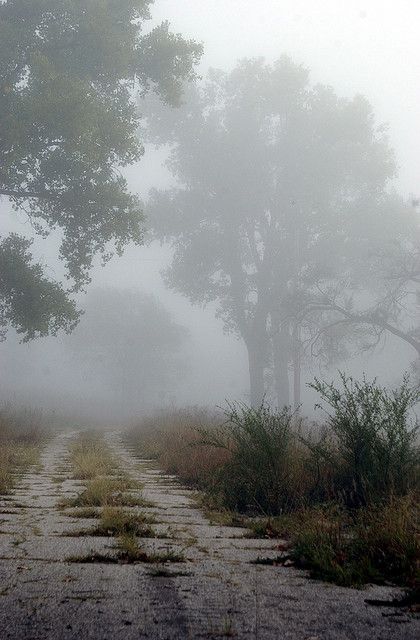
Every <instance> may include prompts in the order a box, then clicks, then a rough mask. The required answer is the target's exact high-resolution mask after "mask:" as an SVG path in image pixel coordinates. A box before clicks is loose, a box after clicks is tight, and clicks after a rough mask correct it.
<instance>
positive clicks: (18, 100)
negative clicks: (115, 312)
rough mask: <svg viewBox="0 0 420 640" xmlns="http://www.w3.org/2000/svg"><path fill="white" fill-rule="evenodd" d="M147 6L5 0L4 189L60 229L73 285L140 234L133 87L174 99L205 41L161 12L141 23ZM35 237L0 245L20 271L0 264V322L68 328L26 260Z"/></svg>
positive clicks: (62, 306) (0, 64) (1, 67)
mask: <svg viewBox="0 0 420 640" xmlns="http://www.w3.org/2000/svg"><path fill="white" fill-rule="evenodd" d="M152 4H153V0H89V1H87V2H86V0H30V1H29V0H6V1H5V2H2V3H1V4H0V197H1V196H3V197H7V198H8V199H9V200H10V201H11V202H12V204H13V206H14V207H15V208H16V209H18V210H20V211H24V212H25V213H26V214H27V215H28V217H29V219H30V221H31V224H32V227H33V229H34V230H35V231H36V232H37V233H38V234H40V235H41V236H46V235H47V234H48V233H49V232H50V231H51V230H52V229H59V230H60V232H61V234H62V244H61V249H60V256H61V258H62V259H63V261H64V262H65V265H66V268H67V276H68V278H69V280H70V283H69V286H70V288H73V289H75V288H78V287H81V286H83V285H84V284H85V283H86V282H87V281H88V280H89V270H90V267H91V265H92V260H93V257H94V256H95V255H96V254H100V255H101V256H102V258H103V259H104V260H107V259H109V257H110V256H111V255H112V253H113V252H117V253H121V252H122V250H123V248H124V246H125V245H126V244H127V243H128V242H135V243H140V242H141V241H142V227H143V216H142V210H141V205H140V202H139V201H138V199H137V197H136V196H134V195H133V194H131V193H130V192H129V190H128V187H127V183H126V180H125V179H124V177H123V176H122V174H121V171H120V169H121V167H124V166H125V165H128V164H130V163H132V162H134V161H136V160H138V159H139V158H140V157H141V156H142V154H143V147H142V145H141V142H139V139H138V135H137V129H138V116H137V111H136V101H135V94H136V93H138V92H140V93H142V94H145V93H147V92H148V91H152V92H154V93H155V94H156V95H157V96H158V97H159V99H160V100H163V101H165V102H166V103H168V104H171V105H176V104H177V103H178V102H179V98H180V95H181V89H182V83H183V82H184V81H186V80H188V79H192V78H193V77H194V65H195V63H196V62H197V61H198V60H199V57H200V55H201V46H200V45H198V44H196V43H195V42H193V41H187V40H184V39H183V38H182V37H181V36H180V35H175V34H173V33H171V32H170V30H169V25H168V23H166V22H164V23H162V24H160V25H158V26H156V27H155V28H153V29H151V30H149V31H148V32H146V31H145V30H144V29H145V25H147V21H148V20H149V19H150V17H151V16H150V7H151V5H152ZM28 247H29V245H28V244H26V245H25V243H24V241H22V240H19V239H18V238H16V237H13V238H10V239H8V240H7V241H3V242H2V243H1V244H0V256H1V260H2V264H5V263H6V261H7V262H8V264H9V267H8V269H7V270H8V272H10V271H11V270H13V264H15V265H16V266H17V268H18V270H19V273H20V279H15V280H12V279H10V277H9V276H8V275H7V273H6V275H5V273H4V272H3V271H2V272H1V274H0V293H1V298H0V308H1V311H2V312H1V319H2V321H3V323H6V322H7V323H9V324H11V325H12V326H14V327H15V328H17V329H18V330H19V331H21V332H23V334H24V336H25V337H26V338H31V337H34V336H35V335H45V334H46V333H48V332H50V331H51V330H57V329H58V328H60V327H64V328H66V329H70V328H71V327H73V326H74V323H75V321H76V320H77V312H76V310H75V307H74V305H73V304H72V303H69V302H66V300H65V299H66V294H67V292H66V291H65V290H64V289H63V288H61V287H60V285H58V284H56V283H51V282H50V283H49V282H48V280H47V277H46V276H45V275H44V273H43V269H42V267H41V266H40V265H33V264H31V261H30V253H29V252H28ZM15 260H17V262H16V263H15V262H14V261H15ZM23 282H24V283H25V284H24V286H23V287H21V284H22V283H23ZM28 296H29V297H28ZM24 299H26V300H27V305H25V302H24ZM35 299H37V300H38V303H37V304H38V307H39V309H37V311H36V313H35V315H34V314H33V312H34V305H33V304H32V301H33V300H35ZM44 302H45V304H43V303H44ZM41 307H42V309H41ZM3 326H4V325H3Z"/></svg>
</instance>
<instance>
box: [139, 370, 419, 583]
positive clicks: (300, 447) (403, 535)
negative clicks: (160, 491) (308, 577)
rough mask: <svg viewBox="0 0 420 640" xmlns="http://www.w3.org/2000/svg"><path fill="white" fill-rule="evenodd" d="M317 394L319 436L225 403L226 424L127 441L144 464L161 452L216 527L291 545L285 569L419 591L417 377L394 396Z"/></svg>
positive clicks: (192, 418) (292, 422)
mask: <svg viewBox="0 0 420 640" xmlns="http://www.w3.org/2000/svg"><path fill="white" fill-rule="evenodd" d="M312 386H313V388H314V389H315V390H316V391H317V392H318V393H319V395H320V399H321V401H322V406H323V408H324V410H325V411H326V412H327V419H326V422H325V423H324V424H322V425H319V426H316V428H312V429H308V428H307V427H306V426H305V425H304V424H303V423H302V421H300V420H298V419H297V417H296V416H295V415H293V413H292V412H291V411H290V410H289V409H287V408H286V409H284V410H282V411H274V410H271V409H270V408H269V407H268V406H267V405H266V404H264V403H263V404H262V405H261V406H260V407H257V408H254V407H248V406H246V405H244V404H228V406H227V408H226V410H225V412H224V415H221V414H208V413H206V412H200V411H189V412H177V413H176V414H175V415H174V417H173V419H171V414H169V413H168V414H165V415H163V416H160V418H154V419H153V418H150V419H148V420H146V421H144V423H143V424H140V425H138V426H137V428H135V429H133V430H132V431H131V433H130V436H129V438H130V441H131V443H132V444H133V446H134V448H135V450H136V451H137V453H138V455H139V456H142V457H147V456H148V455H150V454H151V452H152V451H153V457H154V458H156V459H157V460H158V461H159V464H160V465H161V466H162V467H163V468H164V469H165V470H166V471H168V472H171V473H175V474H177V475H178V476H179V477H180V478H181V479H182V480H183V481H184V482H187V483H189V484H190V485H192V486H194V487H197V488H199V489H201V490H202V491H203V495H204V498H203V502H204V504H205V505H206V508H207V509H209V508H211V509H212V510H213V512H212V513H214V510H215V509H217V513H218V514H219V516H220V517H219V518H218V517H217V516H215V518H214V519H215V520H219V521H220V518H223V521H229V523H231V522H234V521H236V522H237V523H241V522H244V521H246V522H247V524H248V526H249V527H251V529H252V530H253V535H260V536H268V537H281V538H286V539H287V540H288V543H287V544H286V548H288V546H290V547H291V549H292V551H290V553H289V552H288V558H289V557H290V558H291V560H292V561H293V562H294V563H295V564H298V565H299V566H302V567H306V568H307V569H309V571H310V572H311V574H312V575H313V576H314V577H320V578H324V579H326V580H331V581H333V582H336V583H338V584H342V585H361V584H363V583H365V582H378V583H383V582H386V581H392V582H394V583H397V584H400V585H408V586H410V587H412V586H413V585H414V584H415V582H416V566H418V561H419V509H418V495H419V479H420V476H419V446H418V428H419V426H418V422H417V420H416V419H415V418H414V416H413V408H414V406H415V405H416V403H417V402H418V401H419V400H420V391H419V388H416V387H411V386H410V384H409V380H408V378H405V379H404V381H403V383H402V385H401V386H400V387H399V388H397V389H394V390H391V391H389V390H387V389H385V388H383V387H381V386H379V385H378V384H377V383H376V381H373V382H369V381H367V380H365V379H364V380H362V382H357V381H355V380H353V379H351V378H346V377H345V376H342V377H341V385H340V387H339V388H338V387H335V386H334V385H332V384H331V385H330V384H326V383H323V382H320V381H318V380H315V382H314V384H313V385H312ZM152 434H153V435H152ZM151 442H153V446H151ZM250 516H251V518H250ZM258 516H259V517H258ZM226 519H227V520H226ZM244 519H245V520H244Z"/></svg>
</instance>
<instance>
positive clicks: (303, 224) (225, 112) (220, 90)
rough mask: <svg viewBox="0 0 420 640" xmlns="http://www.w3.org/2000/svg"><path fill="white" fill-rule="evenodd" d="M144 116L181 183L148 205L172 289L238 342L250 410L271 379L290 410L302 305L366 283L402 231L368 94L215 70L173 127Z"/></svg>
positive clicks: (248, 68)
mask: <svg viewBox="0 0 420 640" xmlns="http://www.w3.org/2000/svg"><path fill="white" fill-rule="evenodd" d="M142 108H143V112H144V115H145V122H147V125H148V126H150V129H149V134H150V135H151V139H152V140H154V141H155V142H158V143H164V142H169V143H171V144H172V151H171V154H170V158H169V161H168V166H169V167H170V168H171V170H172V172H173V174H174V175H175V176H176V178H177V179H178V183H179V186H177V187H176V188H173V189H171V190H169V191H166V192H160V193H157V192H155V193H154V194H152V199H151V204H150V217H151V220H152V224H153V226H154V229H155V233H156V235H157V236H158V237H160V238H162V239H163V240H166V241H168V242H170V243H171V244H172V247H173V250H174V256H173V261H172V264H171V266H170V268H169V269H168V271H167V272H166V278H167V282H168V283H169V285H170V286H172V287H173V288H175V289H177V290H179V291H181V292H182V293H184V294H185V295H187V296H188V297H189V298H190V300H192V301H193V302H195V303H204V304H205V303H207V302H209V301H217V303H218V313H219V315H220V316H221V317H222V318H223V320H224V322H225V327H226V330H228V331H232V332H234V333H236V334H237V335H239V336H240V337H241V338H242V339H243V340H244V342H245V344H246V347H247V350H248V354H249V372H250V387H251V400H252V402H254V403H257V402H260V401H261V398H262V396H263V394H264V392H265V389H266V386H265V383H267V378H270V377H271V379H272V384H273V387H274V388H275V391H276V395H277V398H278V403H279V404H280V405H281V404H286V403H288V402H289V375H288V374H289V367H290V365H291V363H292V365H293V369H294V374H295V388H296V391H298V389H299V372H300V359H301V354H302V340H303V336H302V326H301V322H302V320H301V318H298V316H297V314H296V313H295V311H296V306H297V301H298V300H301V299H302V298H305V296H307V295H308V292H310V291H313V290H314V289H315V288H316V286H317V283H319V281H320V280H321V279H322V280H323V281H328V282H333V283H334V286H336V287H339V286H342V287H343V286H344V287H345V282H346V278H347V279H348V278H352V277H353V276H352V275H351V274H352V273H353V272H354V270H355V269H356V270H357V269H358V271H359V274H362V273H363V272H364V274H365V276H366V277H368V275H370V271H371V267H372V261H371V257H372V255H374V254H376V252H377V250H378V248H379V247H381V246H383V245H384V244H385V243H387V242H388V241H389V238H390V236H392V235H395V233H400V232H401V233H402V231H403V226H404V225H403V220H402V218H401V212H402V211H403V210H404V211H405V207H404V205H403V203H402V202H401V201H400V200H399V199H398V198H397V197H396V196H391V195H389V194H388V191H387V186H388V183H389V182H390V180H391V178H392V177H393V176H394V174H395V163H394V158H393V153H392V151H391V149H390V148H389V145H388V141H387V137H386V133H385V131H384V130H383V129H382V128H381V127H378V126H377V125H376V123H375V119H374V115H373V112H372V108H371V107H370V105H369V103H368V102H367V101H366V100H365V99H364V98H363V97H360V96H356V97H355V98H353V99H343V98H338V97H337V96H336V95H335V93H334V91H333V90H332V89H331V88H330V87H325V86H319V85H318V86H311V84H310V83H309V77H308V72H307V70H306V69H304V68H302V67H301V66H299V65H296V64H294V63H293V62H292V61H291V60H290V59H289V58H287V57H282V58H281V59H280V60H278V61H277V62H276V63H274V64H273V65H268V64H266V63H265V62H264V61H263V60H261V59H258V60H244V61H242V62H241V63H240V64H239V65H238V66H237V68H236V69H234V70H233V71H232V72H231V73H230V74H227V73H223V72H219V71H212V72H210V74H209V76H208V78H207V81H206V82H205V83H203V84H201V85H199V86H192V87H190V88H189V91H188V94H187V97H186V100H185V104H184V106H183V109H182V114H179V113H177V117H176V118H175V117H174V114H173V112H171V111H170V110H169V109H165V108H164V107H162V108H158V107H157V105H156V103H155V102H154V101H153V100H152V101H150V100H149V101H146V102H145V103H144V104H143V107H142ZM362 280H363V278H362ZM298 400H299V398H298V396H297V401H298Z"/></svg>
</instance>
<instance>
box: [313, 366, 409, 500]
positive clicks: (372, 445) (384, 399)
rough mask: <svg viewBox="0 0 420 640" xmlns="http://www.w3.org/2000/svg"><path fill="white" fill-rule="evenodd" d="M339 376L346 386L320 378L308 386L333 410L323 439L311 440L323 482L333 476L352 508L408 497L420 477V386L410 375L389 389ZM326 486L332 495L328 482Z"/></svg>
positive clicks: (334, 481)
mask: <svg viewBox="0 0 420 640" xmlns="http://www.w3.org/2000/svg"><path fill="white" fill-rule="evenodd" d="M340 376H341V381H342V389H337V388H336V387H335V386H334V385H333V384H327V383H325V382H320V381H319V380H317V379H315V382H314V383H313V384H311V385H309V386H310V387H312V388H313V389H315V390H316V391H317V392H318V393H319V394H320V395H321V398H322V400H324V402H325V403H326V404H327V405H329V407H330V408H331V409H332V412H331V413H329V412H328V411H326V413H327V416H328V420H327V430H326V432H325V433H324V436H323V438H321V439H320V440H319V441H318V442H317V443H313V442H310V441H308V440H306V444H307V445H308V447H309V448H310V449H311V451H312V454H313V463H314V464H315V466H317V467H318V469H322V472H321V473H320V474H319V478H318V479H319V481H320V482H321V483H322V482H323V481H325V479H328V478H332V481H333V482H332V483H333V485H334V491H335V493H336V495H339V496H340V497H342V498H343V499H344V501H345V504H347V506H350V507H352V506H363V505H366V504H369V503H370V502H378V501H383V500H388V499H389V498H390V497H391V496H393V495H396V496H402V495H406V494H407V493H409V492H410V491H411V490H413V489H415V488H416V487H418V481H419V447H418V444H417V435H418V430H419V424H418V421H417V420H416V419H414V418H410V410H411V409H412V408H413V407H414V405H415V404H416V403H417V402H418V401H419V400H420V390H419V388H418V387H417V388H411V387H410V386H409V380H408V377H405V378H404V380H403V383H402V385H401V386H400V387H399V388H397V389H394V390H392V391H387V390H386V389H385V388H383V387H381V386H379V385H378V384H377V383H376V380H374V381H373V382H368V381H367V380H366V379H363V381H362V382H361V383H359V382H357V381H355V380H353V379H352V378H350V377H349V378H347V377H346V376H345V375H343V374H340ZM317 406H320V405H317ZM324 490H325V493H326V494H327V495H328V487H327V484H326V483H325V482H324ZM321 493H322V492H321Z"/></svg>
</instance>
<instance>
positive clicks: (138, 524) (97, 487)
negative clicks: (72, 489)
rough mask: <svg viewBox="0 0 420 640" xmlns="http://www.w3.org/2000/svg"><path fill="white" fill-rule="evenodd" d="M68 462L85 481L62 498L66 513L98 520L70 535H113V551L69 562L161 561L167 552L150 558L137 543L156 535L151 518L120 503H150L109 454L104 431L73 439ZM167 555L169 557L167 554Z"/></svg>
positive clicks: (135, 505) (76, 476) (76, 558)
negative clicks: (75, 490) (114, 552)
mask: <svg viewBox="0 0 420 640" xmlns="http://www.w3.org/2000/svg"><path fill="white" fill-rule="evenodd" d="M69 462H70V464H71V466H72V468H73V476H74V477H75V478H78V479H81V480H84V481H85V482H86V485H85V486H84V487H83V488H82V489H81V491H80V492H79V493H78V494H77V495H76V496H75V497H74V498H70V499H66V500H65V501H63V502H62V505H61V506H62V507H63V508H64V509H67V511H66V513H67V515H69V516H71V517H76V518H95V519H97V521H98V522H97V524H95V525H94V526H93V527H91V528H89V529H84V530H82V531H79V532H76V533H75V532H74V531H72V532H71V535H90V536H111V537H115V538H116V549H117V554H116V555H107V554H100V553H99V554H97V553H94V554H90V555H89V554H88V555H87V556H82V557H73V558H69V559H68V561H70V562H161V561H162V562H163V561H166V560H167V559H169V555H168V554H164V555H162V557H161V556H160V555H159V556H156V558H155V557H153V558H151V557H149V555H148V554H147V553H146V552H145V551H144V550H143V549H142V548H141V547H140V545H139V538H154V537H157V534H156V532H155V531H154V529H153V528H152V526H151V525H152V523H153V522H154V519H153V518H152V517H151V516H148V515H146V514H144V513H141V512H140V513H139V512H138V511H133V510H130V509H124V508H123V507H139V506H150V503H148V502H147V501H145V500H144V499H143V497H142V496H141V495H139V490H140V489H141V487H140V486H139V485H138V483H136V482H134V481H133V480H132V479H130V478H129V477H128V476H127V475H126V474H125V473H123V471H122V469H121V467H120V465H119V460H118V459H117V458H116V457H115V456H114V455H113V454H112V452H111V450H110V448H109V446H108V445H107V443H106V441H105V439H104V437H103V434H99V433H91V432H87V433H82V434H80V436H79V437H78V439H77V440H76V441H75V442H74V443H72V445H71V447H70V451H69ZM167 555H168V557H167Z"/></svg>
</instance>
